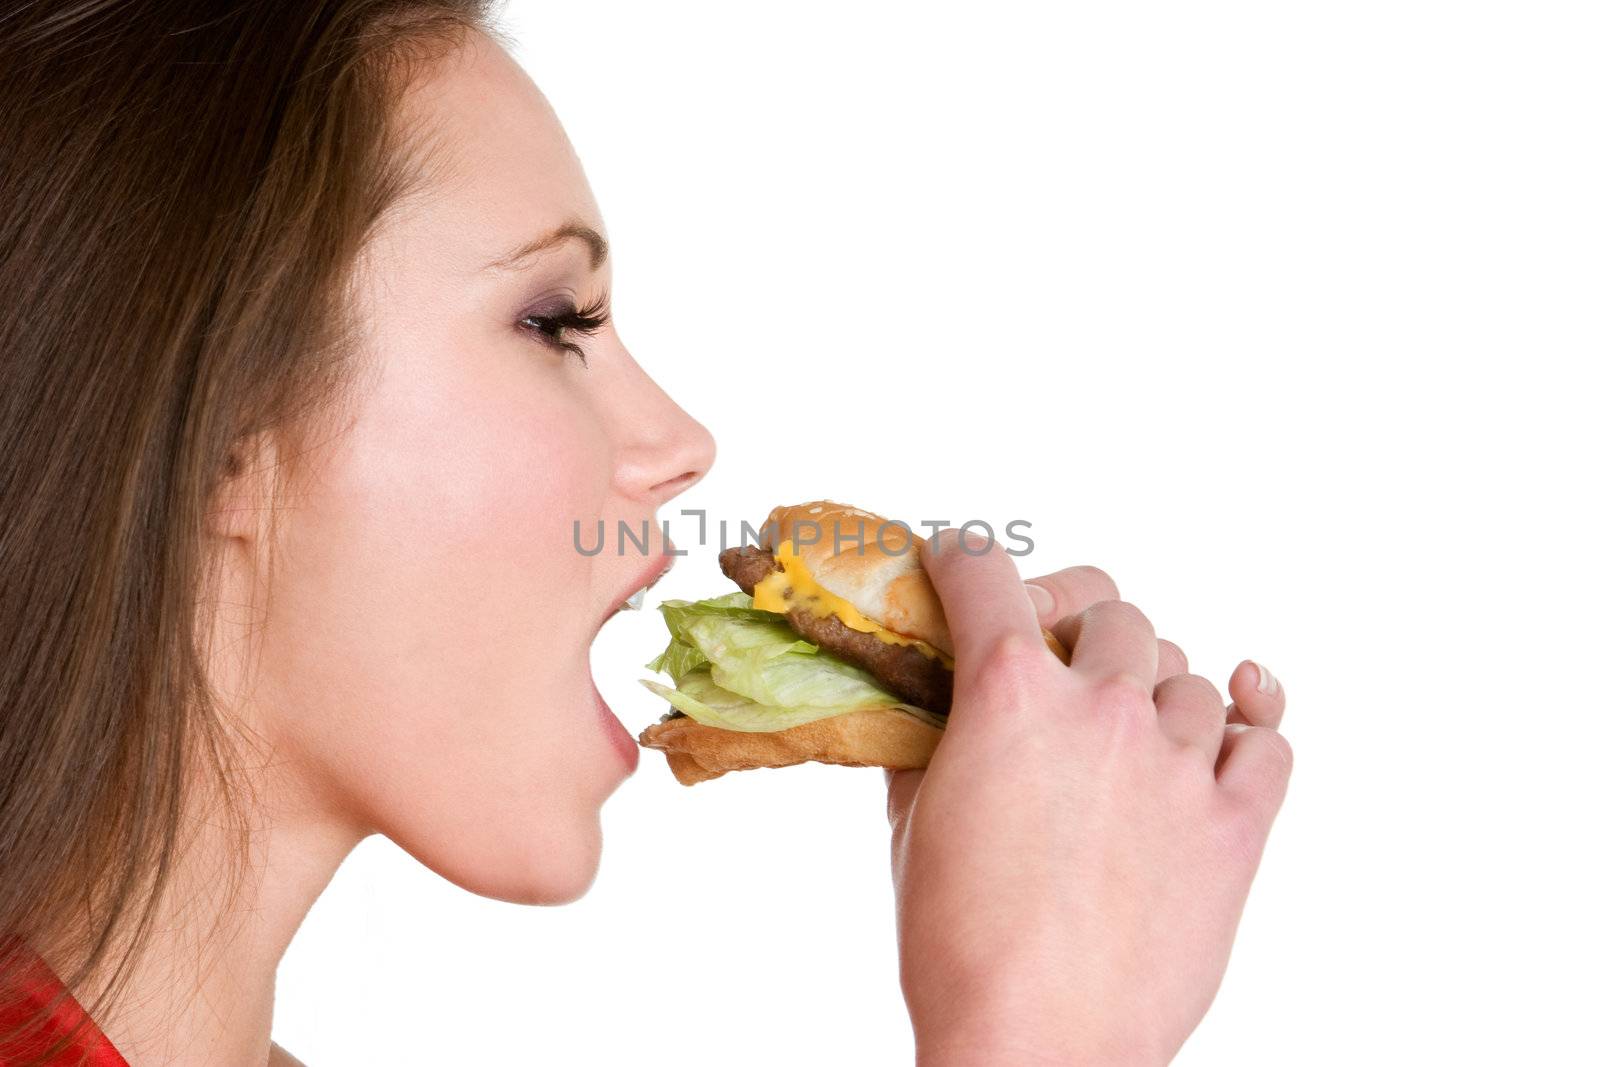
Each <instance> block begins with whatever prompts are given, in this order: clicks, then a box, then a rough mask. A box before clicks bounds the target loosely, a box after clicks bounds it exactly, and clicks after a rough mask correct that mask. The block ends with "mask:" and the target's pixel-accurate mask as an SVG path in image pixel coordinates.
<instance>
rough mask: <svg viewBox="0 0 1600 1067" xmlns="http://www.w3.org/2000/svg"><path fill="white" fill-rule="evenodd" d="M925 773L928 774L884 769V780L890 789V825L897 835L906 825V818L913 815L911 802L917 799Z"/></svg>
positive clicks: (917, 771)
mask: <svg viewBox="0 0 1600 1067" xmlns="http://www.w3.org/2000/svg"><path fill="white" fill-rule="evenodd" d="M925 773H927V772H925V771H921V770H912V771H892V770H889V769H887V768H885V769H884V772H883V780H884V783H885V784H886V785H887V786H888V787H889V825H890V826H892V827H893V828H894V830H895V832H896V833H898V832H899V830H900V827H902V826H904V825H905V821H906V816H907V815H909V814H910V813H911V801H912V799H913V798H915V797H916V795H917V786H919V785H921V784H922V776H923V775H924V774H925Z"/></svg>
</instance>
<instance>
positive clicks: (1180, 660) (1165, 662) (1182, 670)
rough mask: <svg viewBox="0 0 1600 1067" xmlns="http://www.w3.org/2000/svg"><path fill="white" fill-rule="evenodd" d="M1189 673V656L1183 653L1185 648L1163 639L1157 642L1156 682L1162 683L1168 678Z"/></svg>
mask: <svg viewBox="0 0 1600 1067" xmlns="http://www.w3.org/2000/svg"><path fill="white" fill-rule="evenodd" d="M1188 673H1189V657H1188V656H1185V655H1184V654H1183V649H1181V648H1179V647H1178V646H1177V645H1175V644H1173V643H1172V642H1171V641H1168V640H1165V639H1162V640H1159V641H1157V642H1156V682H1157V684H1160V683H1161V682H1163V681H1165V680H1166V679H1168V678H1171V677H1173V676H1174V675H1179V674H1188Z"/></svg>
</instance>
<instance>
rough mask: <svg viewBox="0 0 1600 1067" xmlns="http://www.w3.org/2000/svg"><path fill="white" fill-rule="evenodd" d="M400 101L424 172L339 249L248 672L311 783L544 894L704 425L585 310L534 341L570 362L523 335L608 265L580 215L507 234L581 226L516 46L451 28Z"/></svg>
mask: <svg viewBox="0 0 1600 1067" xmlns="http://www.w3.org/2000/svg"><path fill="white" fill-rule="evenodd" d="M403 110H404V114H405V116H406V118H407V119H408V121H410V122H412V123H420V124H422V125H423V126H425V127H426V128H427V129H429V130H431V131H432V132H433V137H434V141H433V142H432V143H433V146H434V152H433V154H432V155H431V156H430V157H429V158H430V161H431V162H430V170H429V177H428V178H427V179H426V184H425V186H424V188H423V189H422V190H421V192H420V194H419V195H418V196H417V197H415V198H413V199H411V200H408V201H407V202H406V203H405V204H404V205H403V207H402V208H401V209H400V210H398V211H397V212H395V213H394V214H393V215H391V216H390V217H389V218H388V219H386V220H385V222H384V224H383V225H382V226H381V227H380V229H379V231H378V232H377V233H376V235H375V236H374V238H373V240H372V242H371V244H370V247H369V249H368V252H367V255H366V257H365V262H364V263H363V265H362V270H361V271H360V272H359V275H358V299H359V304H360V321H361V322H362V323H363V324H364V325H365V328H366V337H365V339H364V345H363V354H364V358H365V359H366V360H367V361H368V367H369V370H368V372H367V373H366V374H365V375H363V377H362V384H361V385H360V386H359V389H358V392H357V394H356V396H355V398H354V399H353V401H352V406H351V408H350V409H349V412H348V416H347V417H346V418H345V419H344V420H343V421H341V422H340V423H339V429H338V431H337V432H336V433H333V434H330V435H327V436H326V437H325V439H318V440H313V441H312V442H311V443H310V446H309V450H308V451H307V452H306V453H305V454H303V455H301V456H299V457H298V459H297V463H298V464H299V465H300V467H301V468H303V472H302V473H301V474H300V475H299V480H297V481H296V482H295V484H294V486H293V488H292V490H291V493H290V499H289V506H288V507H287V508H286V509H285V510H284V511H283V512H282V513H281V514H280V515H279V516H278V521H279V523H280V524H281V525H280V529H281V532H280V534H279V538H280V540H279V544H280V550H279V551H280V555H279V557H278V559H277V561H276V565H275V567H274V572H273V574H272V575H271V579H270V581H271V587H270V589H271V601H270V612H269V620H270V621H269V622H268V624H267V625H266V626H265V627H264V628H263V638H262V647H261V653H260V654H261V656H262V659H261V661H260V662H261V671H262V674H261V676H260V677H261V681H260V683H259V684H258V687H257V689H256V692H255V697H256V700H257V701H258V702H259V703H260V705H261V707H262V708H263V712H262V720H263V726H264V729H265V730H266V732H267V733H268V735H269V740H270V741H271V742H272V743H273V745H274V748H275V750H276V754H277V756H278V758H279V759H280V760H283V761H285V763H284V765H285V766H286V767H288V768H290V769H291V770H292V771H293V773H295V775H296V776H297V778H298V779H299V780H300V781H301V782H302V783H303V784H304V785H305V786H306V787H307V788H308V789H309V790H310V791H311V793H312V795H314V796H315V797H316V798H317V801H318V804H319V806H325V807H328V808H330V810H333V811H335V812H337V813H338V814H339V816H340V817H341V818H348V819H349V820H351V824H352V825H353V826H355V827H357V828H358V829H360V830H376V831H378V832H381V833H384V834H386V835H388V836H389V837H390V838H392V839H393V840H394V841H395V842H397V843H398V844H399V845H401V846H402V847H403V848H405V849H406V850H407V851H409V852H411V853H412V854H413V855H415V856H416V857H417V858H418V859H420V860H421V861H422V862H423V863H425V864H427V865H428V866H429V867H431V868H433V869H434V870H435V871H437V872H438V873H440V874H441V875H443V876H444V877H446V878H448V879H450V880H451V881H453V882H455V883H457V884H459V885H462V886H464V887H466V888H468V889H471V890H473V891H475V892H479V893H484V894H488V895H491V896H495V897H500V898H503V899H509V900H518V901H527V902H539V901H547V902H551V901H561V900H568V899H571V898H573V897H575V896H577V895H579V894H581V893H582V892H583V891H584V889H585V888H586V887H587V886H588V884H589V883H590V881H591V880H592V878H593V876H594V871H595V868H596V865H597V863H598V858H599V848H600V830H599V808H600V805H601V803H602V802H603V801H604V800H605V798H606V797H607V796H608V795H609V794H610V793H611V792H612V790H614V789H615V788H616V787H617V786H618V785H619V784H620V783H621V782H622V780H623V779H624V778H626V777H627V776H628V775H629V774H630V773H631V772H632V770H633V768H634V766H635V765H636V763H637V761H638V749H637V747H636V746H635V745H634V743H633V741H632V739H631V738H630V737H629V736H628V734H627V733H626V731H625V730H624V729H623V727H622V725H621V723H619V722H618V721H617V720H616V718H615V717H614V716H613V715H612V714H611V712H610V710H609V709H608V708H607V707H606V706H605V704H604V703H603V702H602V701H601V699H600V696H599V694H598V692H597V691H596V690H595V687H594V683H593V680H592V678H591V676H590V673H589V647H590V643H591V642H592V641H593V639H594V637H595V634H596V632H597V631H598V630H599V628H600V625H601V623H602V622H604V621H605V620H606V618H608V617H609V616H610V615H611V614H612V613H613V612H614V610H615V609H617V608H618V607H619V605H620V604H621V603H622V601H623V600H624V599H625V598H627V597H628V596H629V595H630V594H631V593H634V592H635V591H636V590H639V589H640V588H642V587H643V586H645V585H647V584H648V583H650V582H651V581H652V580H654V579H655V578H656V577H658V576H659V574H660V572H661V571H662V570H663V569H664V567H665V565H666V564H667V562H668V560H669V559H670V557H669V556H668V555H667V554H666V552H665V546H664V545H663V543H662V539H661V530H660V527H659V526H658V525H656V524H655V517H654V513H655V511H656V509H657V508H658V507H660V505H662V504H663V503H664V502H665V501H667V500H669V499H670V498H671V497H673V496H675V495H676V494H678V493H679V492H681V491H682V490H683V489H685V488H686V487H688V486H689V485H690V484H692V483H693V482H695V481H696V480H698V479H699V478H700V477H701V476H702V475H703V474H704V473H705V471H706V468H707V467H708V466H709V465H710V464H711V460H712V456H713V452H714V445H713V443H712V440H711V437H710V435H709V434H708V433H707V432H706V430H705V429H704V427H702V426H700V425H699V424H698V423H697V422H695V421H694V420H693V419H691V418H690V417H689V416H688V415H686V414H685V413H684V412H683V411H682V410H681V409H680V408H678V407H677V405H675V404H674V403H673V402H672V400H671V399H670V398H668V397H667V396H666V395H665V394H664V393H663V392H662V391H661V390H660V389H659V388H658V387H657V386H656V384H655V383H654V382H653V381H651V379H650V378H649V377H648V376H646V375H645V373H644V372H643V371H642V370H641V369H640V368H639V366H638V365H637V364H636V363H635V362H634V361H633V358H632V356H631V355H629V353H628V350H627V349H626V348H625V347H623V344H622V342H621V340H620V339H619V338H618V337H617V335H616V333H615V332H614V331H613V330H612V329H611V328H610V327H609V326H607V327H603V328H601V329H599V330H598V331H597V332H595V333H593V335H592V336H587V337H586V336H583V335H580V334H577V333H574V332H570V331H569V332H567V333H566V334H565V335H564V336H561V337H558V338H556V339H555V341H567V342H571V343H575V344H578V345H581V346H582V348H583V349H584V350H585V353H586V356H587V366H585V364H584V363H583V362H582V361H581V360H580V358H579V357H578V356H577V355H575V354H572V353H570V352H568V351H564V350H562V349H561V348H560V347H558V344H557V343H555V342H554V341H552V339H551V338H550V337H549V336H547V334H548V333H549V332H550V331H552V330H554V329H555V327H554V326H553V325H552V324H551V321H550V320H555V319H559V318H560V316H561V315H562V313H563V312H564V311H570V310H571V309H572V308H573V307H576V308H578V309H579V310H580V311H581V310H582V309H583V308H584V307H585V306H586V305H591V304H592V303H593V302H595V301H596V300H598V299H600V298H603V296H604V295H605V294H606V292H607V289H608V285H609V282H610V267H609V264H608V263H607V262H606V261H605V259H604V253H603V245H602V246H600V247H599V248H596V247H594V246H593V245H592V244H591V242H589V241H587V240H586V239H585V238H584V237H583V236H581V235H579V236H567V237H564V238H561V239H559V240H555V241H553V242H551V243H549V244H548V245H545V246H543V247H541V248H540V249H539V250H537V251H527V250H528V249H529V248H530V243H532V242H538V241H540V240H541V239H542V238H544V237H545V236H546V235H549V234H552V233H555V232H556V231H559V230H560V229H561V228H562V227H563V226H566V225H567V224H569V223H571V224H576V225H578V226H584V227H588V228H590V229H592V230H593V231H595V234H596V236H597V237H598V235H599V234H603V232H604V230H603V227H602V224H601V219H600V214H599V211H598V210H597V208H596V205H595V202H594V198H593V195H592V194H591V193H590V190H589V187H588V183H587V181H586V180H585V178H584V175H583V172H582V169H581V167H580V165H579V162H578V159H577V157H576V155H575V154H574V152H573V149H572V147H571V146H570V145H569V143H568V142H567V139H566V135H565V133H564V132H563V131H562V129H561V126H560V124H559V123H558V122H557V120H556V116H555V115H554V114H553V113H552V111H551V110H550V107H549V105H548V103H547V102H546V101H545V99H544V97H543V96H542V95H541V93H540V92H539V90H538V89H537V88H536V87H535V86H534V84H533V82H532V81H531V80H530V79H529V78H528V76H527V75H526V74H525V73H524V72H523V71H522V69H521V68H520V67H519V66H518V65H517V64H516V63H515V61H513V60H512V59H511V58H510V57H509V56H508V55H507V54H506V53H505V52H504V51H503V50H502V49H501V48H500V47H499V46H498V45H496V44H494V43H492V42H491V41H489V40H488V39H487V38H484V37H477V36H475V37H474V38H473V42H472V45H471V47H468V48H466V49H463V50H461V51H459V52H457V53H455V54H453V55H452V56H451V57H449V58H448V59H446V60H445V61H444V62H443V63H442V64H441V65H440V66H439V67H438V68H437V69H436V70H434V71H433V72H432V73H431V74H430V75H429V76H428V77H427V79H426V80H425V81H424V82H422V83H420V84H418V85H417V86H415V87H414V88H413V89H412V90H411V92H410V93H409V95H408V97H407V98H406V102H405V104H404V109H403ZM518 249H523V250H524V251H525V252H526V254H524V255H522V256H520V257H515V256H514V253H515V252H516V251H517V250H518ZM529 316H534V317H535V319H536V320H537V321H535V319H530V318H529ZM541 329H542V330H543V331H544V334H541ZM647 521H648V523H649V528H648V553H645V552H641V551H639V550H638V549H637V548H635V547H634V545H633V544H632V542H629V543H628V545H627V550H626V552H625V553H623V554H620V555H619V554H618V551H617V543H616V533H617V524H618V523H626V524H628V526H629V527H630V528H631V529H632V531H633V532H635V533H636V534H637V533H638V532H640V530H641V527H642V525H643V524H644V523H645V522H647ZM575 523H576V524H580V525H581V535H582V543H583V545H584V547H585V548H586V549H592V548H593V546H594V543H595V538H596V537H597V536H598V535H599V530H600V528H601V527H604V531H605V538H606V540H605V549H604V551H602V552H600V553H599V554H593V555H586V554H584V553H582V552H580V551H579V550H578V548H577V546H576V543H575V539H574V524H575Z"/></svg>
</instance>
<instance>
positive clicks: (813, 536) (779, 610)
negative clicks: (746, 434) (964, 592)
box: [639, 500, 1064, 785]
mask: <svg viewBox="0 0 1600 1067" xmlns="http://www.w3.org/2000/svg"><path fill="white" fill-rule="evenodd" d="M924 544H925V540H924V539H923V538H922V537H919V536H917V535H916V534H914V533H912V532H911V529H910V527H909V526H907V525H906V524H905V523H901V522H891V521H890V520H887V519H884V518H883V517H881V516H878V515H874V514H872V513H871V512H868V511H862V510H860V509H858V508H853V507H847V506H846V505H843V504H838V503H834V502H833V501H828V500H820V501H811V502H808V503H805V504H795V505H793V506H790V507H778V508H774V509H773V510H772V513H771V514H770V515H768V516H767V521H766V522H765V523H763V524H762V526H761V529H760V541H759V543H758V544H756V545H741V546H739V547H736V548H728V549H725V550H724V551H723V552H722V553H721V554H720V555H719V556H718V558H717V562H718V564H719V565H720V566H721V568H722V573H723V574H725V575H727V577H728V578H729V579H731V580H732V581H733V582H734V584H736V585H737V586H738V587H739V588H738V591H737V592H729V593H726V594H724V595H722V596H716V597H711V598H709V599H706V600H697V601H688V600H668V601H666V602H664V603H663V604H661V606H660V607H661V613H662V615H663V617H664V618H665V620H666V624H667V629H668V631H669V632H670V634H671V638H670V640H669V642H668V644H667V647H666V648H665V649H664V650H663V651H662V653H661V654H660V655H659V656H657V657H656V658H655V659H653V660H651V661H650V662H649V663H648V664H646V665H645V666H646V668H647V669H649V670H652V671H658V672H662V673H665V674H667V675H668V676H669V677H670V678H671V679H672V683H673V684H672V685H671V686H667V685H663V684H662V683H660V682H657V681H652V680H650V679H641V683H642V684H643V685H644V686H645V687H646V688H648V689H649V690H650V691H651V692H653V693H656V694H657V695H659V696H661V697H664V698H665V699H666V700H667V701H668V703H670V704H671V705H672V710H671V711H670V712H668V713H667V714H666V715H664V716H663V717H662V719H661V721H660V722H658V723H656V724H655V725H653V726H651V727H649V728H648V729H646V730H645V731H644V732H643V733H641V734H640V735H639V743H640V744H641V745H643V746H644V747H646V748H653V749H659V750H660V751H662V752H664V753H665V754H666V758H667V766H668V767H669V768H670V769H671V770H672V773H673V774H674V775H675V776H676V777H677V779H678V781H679V782H681V783H683V784H684V785H694V784H695V783H697V782H704V781H708V780H710V779H712V778H718V777H721V776H722V775H723V774H726V773H727V772H728V771H737V770H748V769H751V768H754V767H787V766H790V765H793V764H797V763H805V762H807V761H813V760H814V761H817V762H820V763H835V764H843V765H845V766H851V767H888V768H893V769H897V770H900V769H908V768H915V767H926V766H927V765H928V759H929V757H931V756H932V754H933V750H934V748H935V747H936V746H937V745H938V743H939V738H940V737H941V736H942V735H943V733H944V727H945V722H946V719H947V717H948V716H949V714H950V698H951V692H952V688H953V682H954V673H953V672H954V668H955V660H954V658H953V657H952V642H951V640H950V628H949V625H948V624H947V623H946V621H945V617H944V611H943V609H942V608H941V607H940V604H939V597H938V595H937V593H935V591H934V588H933V583H932V582H931V581H930V580H929V579H928V575H927V572H925V571H924V570H923V569H922V565H921V562H920V557H919V553H920V551H921V549H922V547H923V545H924ZM1042 632H1043V634H1044V639H1045V642H1046V643H1047V644H1048V645H1049V646H1050V647H1051V649H1052V650H1053V651H1054V652H1055V653H1056V654H1057V655H1060V656H1063V658H1064V653H1062V651H1061V646H1060V644H1059V643H1057V642H1056V639H1055V637H1054V636H1053V635H1051V634H1050V633H1049V632H1048V631H1042Z"/></svg>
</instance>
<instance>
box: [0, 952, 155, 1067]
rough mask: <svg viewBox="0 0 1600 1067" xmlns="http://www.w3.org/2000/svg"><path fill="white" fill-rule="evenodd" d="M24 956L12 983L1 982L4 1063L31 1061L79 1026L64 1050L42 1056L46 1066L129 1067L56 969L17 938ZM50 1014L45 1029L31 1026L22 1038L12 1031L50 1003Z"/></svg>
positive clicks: (0, 1061)
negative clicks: (5, 984)
mask: <svg viewBox="0 0 1600 1067" xmlns="http://www.w3.org/2000/svg"><path fill="white" fill-rule="evenodd" d="M7 948H16V949H17V951H18V952H19V953H20V954H21V956H22V959H23V960H24V961H25V969H24V970H23V972H22V974H21V976H20V977H19V978H18V979H17V981H16V982H15V983H14V984H13V985H12V986H11V987H10V988H0V1067H4V1065H6V1064H13V1063H31V1062H33V1061H34V1058H35V1057H37V1056H38V1055H39V1054H40V1053H42V1052H44V1051H45V1050H46V1049H48V1048H49V1047H50V1046H51V1045H53V1044H55V1043H56V1042H57V1041H58V1040H59V1039H60V1038H63V1037H65V1036H66V1035H67V1034H69V1033H72V1030H73V1027H75V1026H78V1023H79V1021H80V1020H81V1021H82V1024H83V1025H82V1026H79V1027H78V1031H77V1033H76V1034H75V1035H74V1036H73V1040H72V1041H71V1042H70V1043H69V1044H67V1045H66V1046H65V1047H64V1048H63V1049H62V1051H60V1052H57V1053H56V1054H55V1055H54V1056H51V1057H50V1058H49V1059H48V1060H44V1061H42V1062H43V1063H44V1064H47V1065H48V1067H128V1061H127V1060H125V1059H123V1058H122V1054H121V1053H120V1052H118V1051H117V1050H116V1048H115V1047H113V1046H112V1044H111V1042H110V1041H109V1040H107V1039H106V1035H105V1034H102V1033H101V1032H100V1028H99V1027H98V1026H96V1025H95V1024H94V1020H93V1019H91V1018H89V1016H88V1014H87V1013H86V1012H85V1011H84V1010H83V1008H82V1007H81V1006H80V1005H79V1004H78V1002H77V1001H76V1000H75V999H73V996H72V994H71V993H69V992H68V991H67V988H66V987H65V986H64V985H62V984H61V980H60V979H59V978H57V977H56V975H55V972H54V971H52V970H51V969H50V967H49V966H48V965H47V964H46V963H45V962H44V960H42V959H40V958H39V956H38V955H37V954H36V953H34V952H33V951H32V950H30V949H29V948H28V947H27V946H25V945H20V944H14V945H12V946H7ZM52 1003H53V1004H54V1005H55V1006H54V1007H53V1008H51V1009H50V1014H49V1017H48V1019H47V1020H46V1022H45V1025H44V1027H43V1028H42V1029H38V1030H34V1031H32V1032H31V1033H30V1034H29V1036H28V1038H27V1039H26V1040H23V1041H18V1040H13V1039H11V1035H12V1034H13V1033H15V1032H17V1031H18V1030H20V1029H21V1027H22V1026H23V1024H25V1023H27V1022H28V1021H29V1020H30V1019H33V1018H34V1017H35V1015H36V1014H37V1013H38V1012H39V1010H40V1009H41V1008H44V1007H46V1006H48V1005H50V1004H52Z"/></svg>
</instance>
